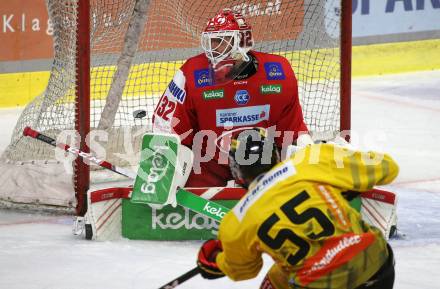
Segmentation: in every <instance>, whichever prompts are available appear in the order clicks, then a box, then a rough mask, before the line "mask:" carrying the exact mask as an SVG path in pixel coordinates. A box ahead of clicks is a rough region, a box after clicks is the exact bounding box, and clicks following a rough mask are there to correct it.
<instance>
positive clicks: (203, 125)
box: [153, 51, 307, 187]
mask: <svg viewBox="0 0 440 289" xmlns="http://www.w3.org/2000/svg"><path fill="white" fill-rule="evenodd" d="M250 54H251V55H252V57H253V58H254V59H255V61H256V63H257V66H258V67H257V70H256V73H255V74H253V75H251V76H249V77H248V78H245V79H241V80H231V81H229V82H227V83H222V84H221V85H216V84H215V83H214V81H213V79H212V77H211V74H210V69H209V62H208V59H207V57H206V56H205V55H204V54H200V55H197V56H195V57H192V58H190V59H188V60H187V61H186V62H185V63H184V64H183V65H182V67H181V68H180V69H179V70H178V71H177V72H176V74H175V75H174V78H173V80H172V81H171V83H170V84H169V86H168V88H167V89H166V91H165V93H164V94H163V96H162V98H161V99H160V102H159V103H158V105H157V107H156V109H155V112H154V119H153V128H154V131H155V132H168V133H177V134H178V135H179V136H180V137H181V141H182V144H184V145H186V146H188V147H190V148H192V147H193V142H194V137H195V136H196V134H197V133H198V132H200V131H205V132H207V133H206V134H205V135H204V136H205V139H207V141H203V145H202V148H201V151H202V153H201V155H202V156H204V155H205V153H206V150H207V148H208V149H210V150H212V149H216V141H218V138H221V137H222V136H223V135H224V133H225V132H226V133H228V132H229V131H231V130H233V129H237V128H245V127H264V128H268V127H273V126H275V129H276V130H277V131H280V132H281V133H282V134H281V135H280V136H279V137H277V138H276V139H275V141H276V142H277V144H278V146H279V147H281V145H282V141H283V138H284V132H286V131H289V132H291V134H290V138H291V139H290V143H291V142H292V141H293V140H294V139H295V137H296V135H297V133H298V132H307V127H306V125H305V123H304V119H303V114H302V111H301V106H300V103H299V99H298V85H297V80H296V77H295V75H294V72H293V70H292V67H291V65H290V63H289V62H288V60H287V59H286V58H284V57H282V56H279V55H273V54H267V53H262V52H257V51H251V52H250ZM198 141H199V142H201V139H198ZM290 143H289V144H290ZM195 149H198V146H195ZM218 158H219V155H218V152H216V153H215V155H214V157H213V159H212V160H211V161H209V162H205V163H202V168H201V169H202V172H201V173H202V175H191V176H190V179H189V180H188V184H187V186H203V187H211V186H225V185H226V181H227V180H228V179H232V177H231V175H230V172H229V168H228V166H227V165H226V164H227V162H224V161H223V164H219V161H218ZM225 160H226V161H227V156H226V158H225Z"/></svg>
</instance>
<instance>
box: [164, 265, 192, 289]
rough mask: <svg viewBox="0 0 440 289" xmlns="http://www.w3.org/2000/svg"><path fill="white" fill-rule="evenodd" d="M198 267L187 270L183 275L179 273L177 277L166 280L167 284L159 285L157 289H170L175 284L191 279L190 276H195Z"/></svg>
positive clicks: (175, 285)
mask: <svg viewBox="0 0 440 289" xmlns="http://www.w3.org/2000/svg"><path fill="white" fill-rule="evenodd" d="M199 273H200V271H199V267H195V268H193V269H191V270H189V271H188V272H186V273H185V274H183V275H180V276H179V277H177V278H176V279H174V280H172V281H170V282H168V283H167V284H165V285H163V286H162V287H159V289H171V288H175V287H177V286H179V285H180V284H182V283H183V282H185V281H187V280H189V279H191V278H192V277H194V276H196V275H197V274H199Z"/></svg>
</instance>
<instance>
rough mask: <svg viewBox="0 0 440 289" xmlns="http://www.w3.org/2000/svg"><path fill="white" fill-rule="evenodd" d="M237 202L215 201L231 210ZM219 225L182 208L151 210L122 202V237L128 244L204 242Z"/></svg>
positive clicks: (212, 220) (212, 234)
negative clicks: (142, 242) (140, 241)
mask: <svg viewBox="0 0 440 289" xmlns="http://www.w3.org/2000/svg"><path fill="white" fill-rule="evenodd" d="M237 201H238V200H216V202H217V203H219V204H221V205H223V206H225V207H227V208H229V209H231V208H232V207H233V206H234V205H235V204H236V203H237ZM218 224H219V222H218V221H216V220H214V219H212V218H209V217H207V216H205V215H202V214H198V213H195V212H193V211H190V210H189V209H187V208H184V207H182V206H179V205H178V206H177V207H175V208H173V207H172V206H171V205H168V206H165V207H163V208H162V209H154V208H152V207H150V206H149V205H146V204H140V203H132V202H130V201H129V200H128V199H124V200H122V236H123V237H125V238H128V239H132V240H170V241H172V240H208V239H212V238H216V237H217V230H218Z"/></svg>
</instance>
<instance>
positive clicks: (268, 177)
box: [233, 161, 296, 221]
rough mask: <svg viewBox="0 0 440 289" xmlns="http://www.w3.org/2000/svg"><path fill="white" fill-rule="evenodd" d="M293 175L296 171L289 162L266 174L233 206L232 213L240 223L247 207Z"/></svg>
mask: <svg viewBox="0 0 440 289" xmlns="http://www.w3.org/2000/svg"><path fill="white" fill-rule="evenodd" d="M295 173H296V169H295V167H294V166H293V164H292V162H290V161H287V162H285V163H284V164H282V165H281V166H278V167H276V168H274V169H272V170H270V171H269V172H267V173H266V174H265V175H264V176H263V178H261V179H260V180H259V181H258V183H257V184H256V185H255V187H254V188H253V189H251V190H250V191H249V192H248V193H247V194H246V195H244V197H243V198H241V200H240V201H239V202H238V203H237V204H236V205H235V206H234V208H233V212H234V214H235V216H236V217H237V219H238V220H239V221H241V220H242V219H243V217H244V215H245V214H246V211H247V210H248V209H249V207H250V206H251V205H252V204H254V203H255V202H256V201H257V200H258V199H259V198H260V197H261V196H262V195H263V194H264V192H266V191H267V190H269V189H270V188H271V187H273V186H274V185H275V184H277V183H278V182H280V181H283V180H285V179H287V178H288V177H289V176H291V175H294V174H295Z"/></svg>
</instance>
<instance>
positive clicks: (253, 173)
mask: <svg viewBox="0 0 440 289" xmlns="http://www.w3.org/2000/svg"><path fill="white" fill-rule="evenodd" d="M279 161H280V155H279V152H278V148H277V147H276V145H275V142H274V140H273V139H270V138H268V137H267V135H266V130H265V129H263V128H254V129H248V130H244V131H242V132H241V133H240V134H239V135H238V136H237V137H235V138H233V139H232V140H231V148H230V151H229V167H230V169H231V174H232V176H233V177H234V179H235V182H236V183H237V184H239V185H241V186H242V187H244V188H247V187H248V186H249V184H250V183H251V182H252V181H253V180H254V179H255V178H256V177H258V176H259V175H261V174H263V173H266V172H267V171H269V170H270V169H271V168H272V167H273V166H275V165H276V164H277V163H278V162H279Z"/></svg>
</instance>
